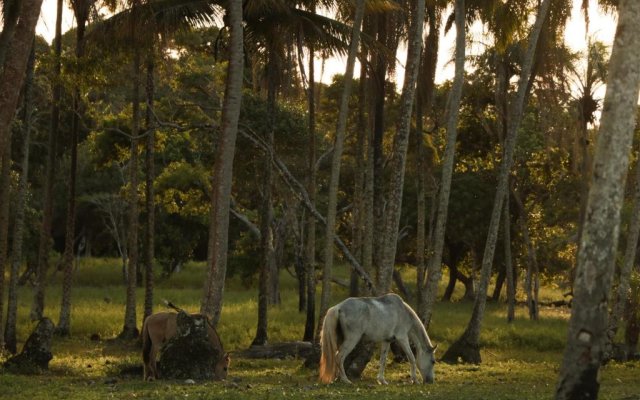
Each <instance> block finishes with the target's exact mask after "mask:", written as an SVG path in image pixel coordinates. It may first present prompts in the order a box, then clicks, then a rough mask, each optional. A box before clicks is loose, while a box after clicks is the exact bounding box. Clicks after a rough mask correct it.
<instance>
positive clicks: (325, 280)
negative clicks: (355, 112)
mask: <svg viewBox="0 0 640 400" xmlns="http://www.w3.org/2000/svg"><path fill="white" fill-rule="evenodd" d="M363 18H364V0H358V1H357V3H356V13H355V17H354V21H353V31H352V33H351V45H350V47H349V55H348V57H347V69H346V71H345V76H344V87H343V89H342V97H341V99H340V111H339V112H338V124H337V126H336V137H335V142H334V147H333V156H332V159H331V178H330V180H329V196H328V197H329V198H328V206H327V207H328V208H327V226H326V231H325V232H326V234H325V243H324V258H325V259H324V266H323V269H322V296H321V299H320V320H319V322H318V327H317V332H316V336H318V334H319V330H320V328H321V327H322V321H323V319H324V315H325V314H326V313H327V310H328V309H329V300H330V299H331V275H332V269H333V246H334V244H333V240H334V235H335V233H334V230H335V223H336V207H337V202H338V201H337V199H338V184H339V183H340V165H341V158H342V149H343V144H344V137H345V131H346V128H347V114H348V111H349V96H350V95H351V86H352V79H353V69H354V66H355V59H356V55H357V53H358V46H359V42H360V27H361V25H362V20H363Z"/></svg>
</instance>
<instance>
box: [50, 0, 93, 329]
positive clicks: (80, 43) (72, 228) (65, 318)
mask: <svg viewBox="0 0 640 400" xmlns="http://www.w3.org/2000/svg"><path fill="white" fill-rule="evenodd" d="M75 4H76V5H75V7H76V8H75V10H74V11H75V15H76V21H78V26H77V28H76V61H80V60H81V59H82V57H83V55H84V32H85V29H86V26H85V25H86V22H87V19H88V16H89V7H88V6H89V3H88V2H76V3H75ZM73 110H74V113H73V118H72V121H71V165H70V167H69V186H68V187H67V218H66V234H65V246H64V254H63V256H62V266H63V270H64V277H63V280H62V303H61V306H60V319H59V322H58V326H57V327H56V333H57V334H58V335H61V336H69V333H70V329H71V280H72V277H73V259H74V245H75V237H76V235H75V233H76V182H77V175H78V134H79V130H80V115H81V111H80V89H79V88H78V87H76V88H75V90H74V98H73Z"/></svg>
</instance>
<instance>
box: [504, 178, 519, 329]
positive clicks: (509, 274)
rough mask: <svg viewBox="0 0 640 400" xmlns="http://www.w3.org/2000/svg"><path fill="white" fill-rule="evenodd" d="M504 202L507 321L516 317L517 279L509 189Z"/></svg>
mask: <svg viewBox="0 0 640 400" xmlns="http://www.w3.org/2000/svg"><path fill="white" fill-rule="evenodd" d="M506 196H507V198H506V199H505V203H504V210H503V213H502V214H503V215H502V221H503V224H504V268H505V273H506V279H507V322H512V321H513V320H514V319H515V317H516V280H515V277H514V273H513V260H512V258H511V213H510V212H509V191H508V190H507V195H506Z"/></svg>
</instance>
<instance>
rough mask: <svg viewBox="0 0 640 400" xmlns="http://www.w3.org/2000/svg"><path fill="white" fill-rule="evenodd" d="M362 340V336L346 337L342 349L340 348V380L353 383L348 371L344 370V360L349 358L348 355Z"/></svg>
mask: <svg viewBox="0 0 640 400" xmlns="http://www.w3.org/2000/svg"><path fill="white" fill-rule="evenodd" d="M359 340H360V336H356V335H352V336H349V337H346V338H345V340H344V342H342V345H341V346H340V349H338V366H339V367H340V380H341V381H342V382H344V383H351V381H350V380H349V378H347V373H346V372H345V370H344V360H346V359H347V356H348V355H349V353H351V351H353V349H354V348H355V347H356V345H357V344H358V341H359Z"/></svg>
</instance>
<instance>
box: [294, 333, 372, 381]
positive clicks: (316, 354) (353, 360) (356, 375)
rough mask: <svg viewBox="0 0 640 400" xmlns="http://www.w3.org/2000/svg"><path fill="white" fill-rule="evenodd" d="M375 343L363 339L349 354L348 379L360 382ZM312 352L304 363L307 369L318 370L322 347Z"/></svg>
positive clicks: (346, 364)
mask: <svg viewBox="0 0 640 400" xmlns="http://www.w3.org/2000/svg"><path fill="white" fill-rule="evenodd" d="M374 349H375V343H374V342H372V341H371V340H369V339H367V338H364V337H363V338H362V339H360V341H359V342H358V344H357V345H356V347H355V348H354V349H353V350H352V351H351V353H349V355H348V356H347V359H346V360H344V370H345V372H346V373H347V377H348V378H349V379H351V380H358V379H360V377H361V376H362V371H364V369H365V368H366V367H367V364H369V361H371V357H372V356H373V352H374ZM310 350H311V351H310V352H309V354H308V355H307V358H306V360H305V362H304V367H305V368H311V369H317V368H319V365H320V355H321V354H320V353H321V350H320V346H315V345H314V346H312V348H311V349H310Z"/></svg>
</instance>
